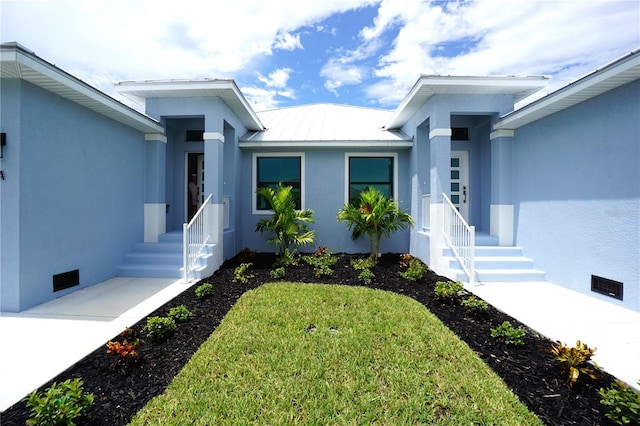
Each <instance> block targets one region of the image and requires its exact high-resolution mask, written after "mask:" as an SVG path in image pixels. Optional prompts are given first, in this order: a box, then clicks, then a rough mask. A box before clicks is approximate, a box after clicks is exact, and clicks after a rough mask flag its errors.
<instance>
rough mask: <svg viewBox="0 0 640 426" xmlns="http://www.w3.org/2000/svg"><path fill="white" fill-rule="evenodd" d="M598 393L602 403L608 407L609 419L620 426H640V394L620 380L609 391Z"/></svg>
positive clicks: (639, 383) (604, 390)
mask: <svg viewBox="0 0 640 426" xmlns="http://www.w3.org/2000/svg"><path fill="white" fill-rule="evenodd" d="M638 386H640V381H638ZM598 392H599V393H600V396H601V397H602V399H601V400H600V402H601V403H602V404H603V405H604V406H605V407H607V413H606V414H605V416H607V418H609V419H611V420H613V422H614V423H615V424H618V425H640V392H635V391H634V390H633V389H631V388H630V387H629V386H627V384H626V383H624V382H621V381H618V380H616V381H615V382H614V383H613V384H612V385H611V387H610V388H609V389H605V388H600V390H599V391H598Z"/></svg>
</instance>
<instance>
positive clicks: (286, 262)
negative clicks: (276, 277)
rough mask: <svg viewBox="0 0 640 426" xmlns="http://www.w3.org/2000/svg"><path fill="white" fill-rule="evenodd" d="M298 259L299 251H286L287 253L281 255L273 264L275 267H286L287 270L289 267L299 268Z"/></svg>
mask: <svg viewBox="0 0 640 426" xmlns="http://www.w3.org/2000/svg"><path fill="white" fill-rule="evenodd" d="M298 258H299V255H298V250H295V249H293V250H289V249H285V251H283V252H282V253H280V255H279V256H278V258H277V259H276V261H275V262H273V267H274V268H280V267H283V266H284V267H285V268H286V267H288V266H298Z"/></svg>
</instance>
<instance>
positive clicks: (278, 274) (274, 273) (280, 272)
mask: <svg viewBox="0 0 640 426" xmlns="http://www.w3.org/2000/svg"><path fill="white" fill-rule="evenodd" d="M284 274H285V268H284V266H280V267H279V268H275V269H272V270H271V271H269V275H270V276H271V278H275V279H280V278H283V277H284Z"/></svg>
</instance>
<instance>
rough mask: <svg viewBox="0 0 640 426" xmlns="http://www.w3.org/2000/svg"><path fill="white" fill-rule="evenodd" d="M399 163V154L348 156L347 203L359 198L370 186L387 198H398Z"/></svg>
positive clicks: (353, 154)
mask: <svg viewBox="0 0 640 426" xmlns="http://www.w3.org/2000/svg"><path fill="white" fill-rule="evenodd" d="M397 162H398V157H397V154H369V153H366V154H365V153H352V154H347V172H346V175H347V178H348V181H347V182H348V184H347V190H346V196H347V202H350V201H351V200H354V199H356V198H358V196H359V195H360V192H362V191H364V190H365V189H367V188H368V187H370V186H373V187H374V188H376V189H377V190H379V191H380V192H382V193H383V194H384V195H385V196H386V197H389V198H391V197H396V193H397V181H398V179H397V176H398V171H397Z"/></svg>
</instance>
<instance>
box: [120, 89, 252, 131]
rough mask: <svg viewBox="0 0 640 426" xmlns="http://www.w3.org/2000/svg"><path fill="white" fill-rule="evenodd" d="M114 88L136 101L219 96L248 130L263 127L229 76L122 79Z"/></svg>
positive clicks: (141, 103)
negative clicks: (192, 78)
mask: <svg viewBox="0 0 640 426" xmlns="http://www.w3.org/2000/svg"><path fill="white" fill-rule="evenodd" d="M116 90H117V91H118V92H119V93H121V94H123V95H124V96H126V97H127V98H129V99H131V100H133V101H134V102H137V103H139V104H140V105H144V104H145V101H146V99H152V98H183V97H202V96H210V97H219V98H220V99H222V100H223V101H224V103H225V104H227V106H228V107H229V108H230V109H231V111H233V113H234V114H235V115H236V116H237V117H238V118H239V119H240V120H241V121H242V124H244V126H245V127H246V128H247V129H248V130H254V131H260V130H263V129H264V125H263V124H262V122H261V121H260V118H259V117H258V115H257V114H256V113H255V111H254V110H253V108H252V107H251V105H250V104H249V102H248V101H247V99H246V98H245V97H244V95H243V94H242V92H241V91H240V89H239V88H238V86H237V85H236V83H235V81H234V80H231V79H200V80H149V81H123V82H119V83H117V84H116Z"/></svg>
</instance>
